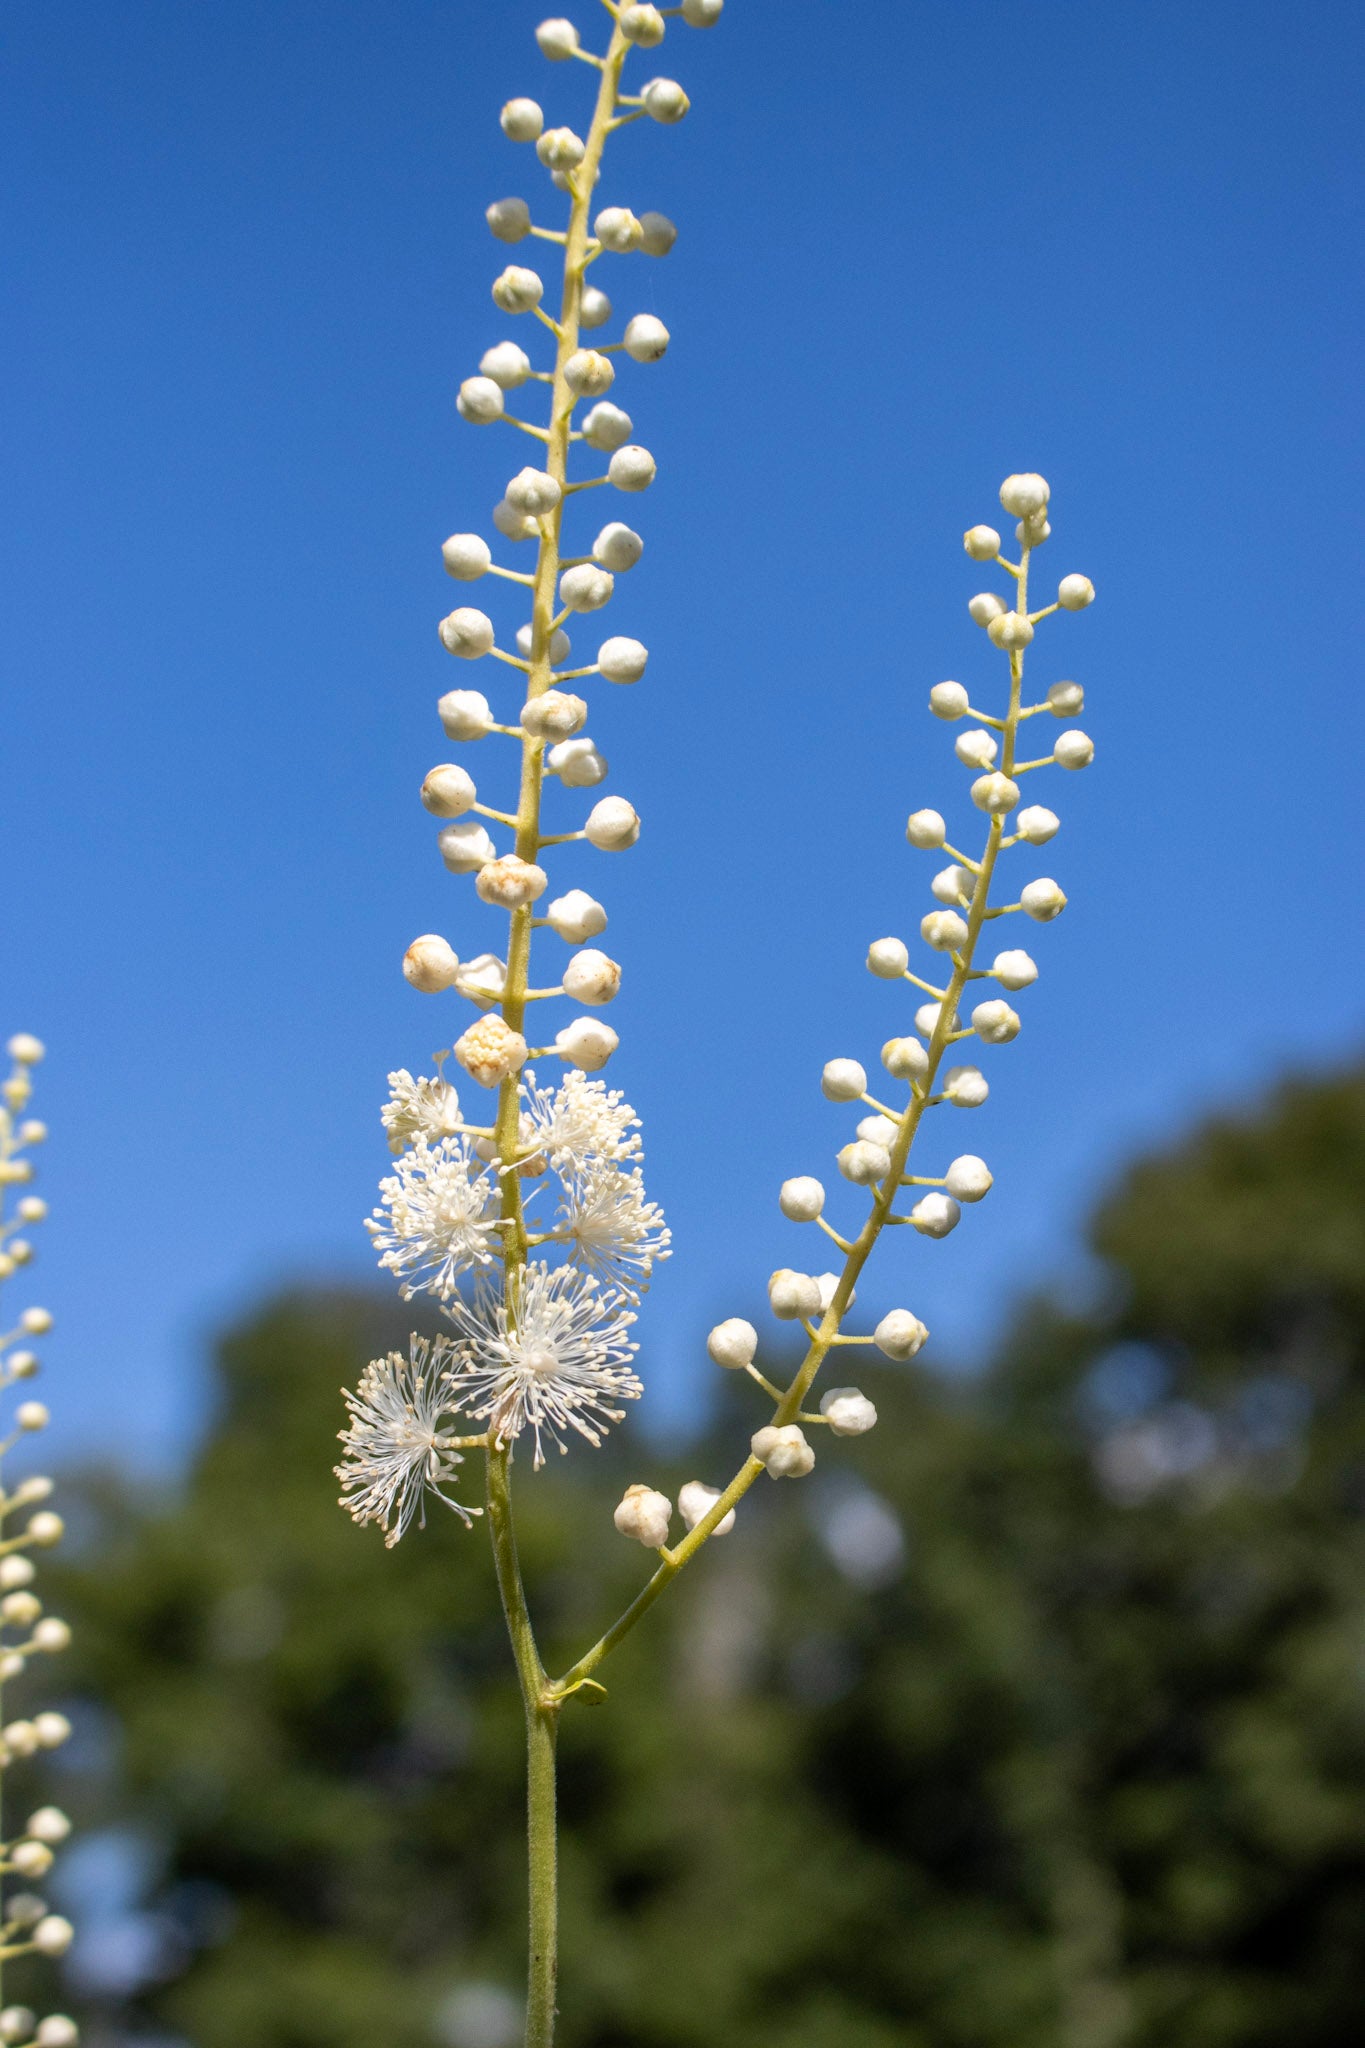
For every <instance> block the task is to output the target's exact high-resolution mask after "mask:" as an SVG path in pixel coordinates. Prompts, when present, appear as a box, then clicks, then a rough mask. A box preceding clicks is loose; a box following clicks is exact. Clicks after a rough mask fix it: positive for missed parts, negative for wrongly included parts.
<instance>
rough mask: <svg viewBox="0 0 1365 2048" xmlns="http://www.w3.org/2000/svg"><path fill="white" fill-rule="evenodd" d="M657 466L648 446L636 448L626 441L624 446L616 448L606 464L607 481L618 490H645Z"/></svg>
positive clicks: (651, 481)
mask: <svg viewBox="0 0 1365 2048" xmlns="http://www.w3.org/2000/svg"><path fill="white" fill-rule="evenodd" d="M657 468H658V465H657V464H656V463H655V460H654V457H653V456H652V455H651V454H650V452H649V450H648V448H637V447H636V446H635V445H634V444H633V443H628V444H627V445H626V447H624V448H618V449H617V451H616V453H615V454H614V455H613V456H612V458H611V461H610V462H609V463H608V464H607V482H608V483H609V484H614V485H615V486H616V488H617V490H618V491H647V490H648V489H649V486H650V485H651V484H652V483H653V481H654V478H655V475H656V473H657Z"/></svg>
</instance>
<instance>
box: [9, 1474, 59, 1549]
mask: <svg viewBox="0 0 1365 2048" xmlns="http://www.w3.org/2000/svg"><path fill="white" fill-rule="evenodd" d="M20 1491H21V1492H22V1491H23V1489H22V1488H20ZM65 1534H66V1523H65V1522H64V1521H63V1520H62V1518H61V1516H60V1515H54V1514H51V1513H50V1512H49V1511H48V1510H47V1509H46V1508H45V1509H44V1510H43V1511H42V1512H41V1513H40V1514H36V1515H30V1516H29V1518H28V1526H27V1527H26V1529H25V1530H24V1535H25V1536H26V1537H27V1539H28V1541H29V1542H30V1543H36V1544H37V1545H38V1547H39V1549H41V1550H50V1549H51V1548H52V1546H53V1544H54V1543H60V1542H61V1540H62V1537H63V1536H64V1535H65Z"/></svg>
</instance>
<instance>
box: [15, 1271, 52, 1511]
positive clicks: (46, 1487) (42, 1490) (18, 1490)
mask: <svg viewBox="0 0 1365 2048" xmlns="http://www.w3.org/2000/svg"><path fill="white" fill-rule="evenodd" d="M39 1313H40V1314H41V1315H46V1314H47V1310H46V1309H41V1310H40V1311H39ZM52 1486H53V1482H52V1480H50V1479H44V1478H43V1477H42V1476H41V1474H39V1473H37V1472H35V1473H34V1474H33V1475H32V1477H31V1478H29V1479H21V1480H20V1481H19V1484H18V1485H17V1486H16V1487H15V1489H14V1496H13V1497H14V1499H15V1501H16V1502H22V1501H32V1500H47V1499H48V1497H49V1496H50V1494H51V1492H52Z"/></svg>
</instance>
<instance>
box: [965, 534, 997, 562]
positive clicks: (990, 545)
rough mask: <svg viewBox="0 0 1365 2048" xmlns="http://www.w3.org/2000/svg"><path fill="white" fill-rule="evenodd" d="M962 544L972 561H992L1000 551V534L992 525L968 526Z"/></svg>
mask: <svg viewBox="0 0 1365 2048" xmlns="http://www.w3.org/2000/svg"><path fill="white" fill-rule="evenodd" d="M962 545H963V547H964V548H965V549H966V550H967V553H968V554H969V555H970V556H971V558H972V560H973V561H974V562H993V561H994V560H995V558H996V556H997V555H998V554H999V552H1000V536H999V534H998V533H997V532H996V530H995V528H994V527H993V526H969V527H968V528H967V531H966V532H965V533H964V534H963V536H962Z"/></svg>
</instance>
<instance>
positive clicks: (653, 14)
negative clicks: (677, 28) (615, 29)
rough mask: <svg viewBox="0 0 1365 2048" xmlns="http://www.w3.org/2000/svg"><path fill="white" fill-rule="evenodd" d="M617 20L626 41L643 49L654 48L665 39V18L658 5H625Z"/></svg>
mask: <svg viewBox="0 0 1365 2048" xmlns="http://www.w3.org/2000/svg"><path fill="white" fill-rule="evenodd" d="M617 20H618V23H619V25H620V29H621V33H622V35H623V36H624V37H625V39H626V41H627V42H628V43H636V44H638V45H639V47H640V49H642V50H652V49H653V48H654V46H655V44H656V43H661V42H662V41H663V39H664V18H663V16H662V14H660V12H659V10H658V8H657V7H623V8H622V9H621V12H620V14H619V15H618V16H617Z"/></svg>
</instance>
